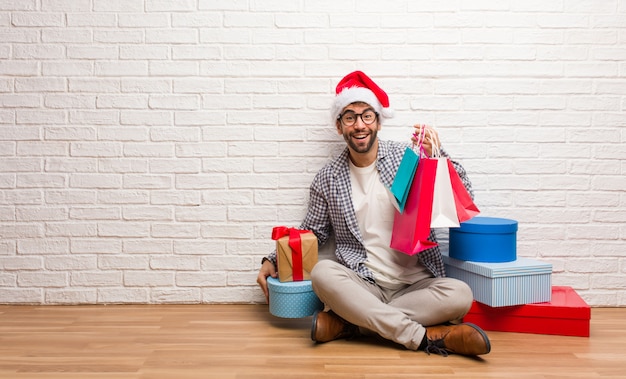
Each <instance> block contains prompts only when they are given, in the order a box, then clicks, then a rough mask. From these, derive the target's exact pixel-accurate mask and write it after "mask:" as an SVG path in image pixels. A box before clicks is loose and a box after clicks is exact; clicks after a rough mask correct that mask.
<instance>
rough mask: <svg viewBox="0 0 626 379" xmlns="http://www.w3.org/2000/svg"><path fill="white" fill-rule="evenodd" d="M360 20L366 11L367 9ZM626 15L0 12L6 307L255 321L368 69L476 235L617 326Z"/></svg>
mask: <svg viewBox="0 0 626 379" xmlns="http://www.w3.org/2000/svg"><path fill="white" fill-rule="evenodd" d="M355 4H356V5H355ZM625 61H626V1H624V0H602V1H594V0H548V1H546V0H541V1H538V0H526V1H506V0H505V1H503V0H480V1H479V0H457V1H444V2H434V1H425V0H411V1H393V2H380V1H376V2H375V1H358V2H356V3H354V2H337V1H313V0H304V1H294V2H284V1H258V0H245V1H218V0H2V1H0V269H1V271H0V303H37V304H65V303H69V304H81V303H137V302H138V303H220V302H259V301H262V300H263V298H262V294H261V292H260V290H259V289H258V288H257V287H256V283H255V279H256V273H257V269H258V267H259V262H260V258H261V256H263V255H265V254H267V252H268V251H269V250H270V249H271V248H272V246H273V242H272V241H271V240H270V231H271V228H272V227H273V226H275V225H297V224H298V223H299V221H300V220H301V218H302V216H303V214H304V210H305V201H306V196H307V189H308V185H309V182H310V180H311V178H312V177H313V175H314V174H315V172H316V171H317V170H318V169H319V168H320V167H321V166H322V165H323V164H324V162H326V161H327V160H328V159H329V158H330V157H332V156H334V155H335V154H336V153H337V152H338V150H339V149H340V148H341V146H342V142H341V141H340V139H339V138H338V137H337V136H336V135H335V133H334V131H333V128H332V127H331V126H330V125H329V123H328V121H329V120H328V106H329V103H330V98H331V96H332V90H333V88H334V85H335V84H336V82H337V81H338V80H339V79H340V78H341V77H342V76H343V75H344V74H346V73H347V72H349V71H351V70H354V69H362V70H364V71H366V72H367V73H369V74H370V75H371V76H373V77H374V78H375V79H376V80H377V81H378V82H379V83H380V84H381V86H382V87H383V88H385V89H386V90H387V91H388V92H389V94H390V96H391V102H392V105H393V106H394V108H395V109H396V114H397V117H396V118H395V119H393V120H391V121H389V122H388V123H387V124H386V125H385V126H384V130H383V132H382V134H383V137H385V138H392V139H405V138H407V136H408V134H409V132H410V129H411V128H410V126H411V125H412V124H414V123H430V124H432V125H434V126H436V127H437V128H438V130H439V131H440V134H441V136H442V139H443V141H444V144H445V146H446V147H447V150H448V151H449V152H450V153H451V154H452V155H453V156H455V157H456V158H459V159H460V160H461V161H462V162H463V163H464V164H465V167H466V168H467V169H468V171H469V173H470V175H471V178H472V179H473V182H474V186H475V188H476V195H477V203H478V205H479V206H480V207H481V209H482V211H483V214H484V215H489V216H501V217H508V218H514V219H516V220H518V221H519V223H520V230H519V233H518V251H519V255H521V256H527V257H535V258H538V259H542V260H546V261H549V262H551V263H553V265H554V268H555V272H554V275H553V282H554V284H557V285H570V286H573V287H575V288H576V289H577V290H578V291H579V292H580V293H581V294H582V295H583V296H584V298H585V299H586V300H587V301H588V302H589V303H590V304H592V305H598V306H626V284H625V283H626V244H625V241H626V192H625V191H624V188H626V179H625V178H626V147H625V143H626V112H625V110H626V63H624V62H625Z"/></svg>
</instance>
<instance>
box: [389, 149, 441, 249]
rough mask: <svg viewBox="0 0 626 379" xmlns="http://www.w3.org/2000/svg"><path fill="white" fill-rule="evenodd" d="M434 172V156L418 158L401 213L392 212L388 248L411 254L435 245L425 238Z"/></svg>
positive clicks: (427, 232)
mask: <svg viewBox="0 0 626 379" xmlns="http://www.w3.org/2000/svg"><path fill="white" fill-rule="evenodd" d="M436 171H437V160H436V159H429V158H421V159H420V160H419V164H418V165H417V171H416V172H415V177H414V178H413V183H411V188H410V189H409V195H408V198H407V202H406V206H405V208H404V212H402V213H400V212H399V211H398V210H397V209H396V211H395V214H394V219H393V229H392V233H391V243H390V244H389V246H390V247H391V248H392V249H395V250H398V251H401V252H403V253H405V254H408V255H415V254H417V253H420V252H422V251H424V250H428V249H430V248H432V247H435V246H437V243H435V242H432V241H429V240H428V236H429V235H430V220H431V217H432V206H433V190H434V186H435V175H436Z"/></svg>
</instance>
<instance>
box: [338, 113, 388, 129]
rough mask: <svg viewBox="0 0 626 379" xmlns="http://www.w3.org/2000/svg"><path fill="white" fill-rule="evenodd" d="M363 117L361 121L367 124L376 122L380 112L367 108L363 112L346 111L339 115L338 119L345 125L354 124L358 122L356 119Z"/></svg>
mask: <svg viewBox="0 0 626 379" xmlns="http://www.w3.org/2000/svg"><path fill="white" fill-rule="evenodd" d="M359 117H361V121H363V123H364V124H365V125H372V124H373V123H374V122H376V119H377V118H378V113H376V112H374V111H373V110H371V109H368V110H366V111H365V112H363V113H354V111H345V112H343V113H342V114H340V115H339V117H337V120H340V121H341V123H342V124H344V125H345V126H352V125H354V124H356V120H357V119H358V118H359Z"/></svg>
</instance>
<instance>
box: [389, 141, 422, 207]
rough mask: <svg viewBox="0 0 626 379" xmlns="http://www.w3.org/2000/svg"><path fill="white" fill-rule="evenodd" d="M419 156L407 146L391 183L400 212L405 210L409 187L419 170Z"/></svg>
mask: <svg viewBox="0 0 626 379" xmlns="http://www.w3.org/2000/svg"><path fill="white" fill-rule="evenodd" d="M418 162H419V156H418V155H417V153H416V152H415V151H413V149H411V148H410V147H407V148H406V150H405V151H404V155H403V156H402V161H400V166H399V167H398V171H397V172H396V176H395V178H394V179H393V183H392V184H391V193H392V194H393V199H394V200H395V204H394V205H395V206H396V209H397V210H398V212H400V213H402V212H404V207H405V206H406V200H407V198H408V197H409V189H410V188H411V184H412V183H413V178H414V177H415V171H417V165H418Z"/></svg>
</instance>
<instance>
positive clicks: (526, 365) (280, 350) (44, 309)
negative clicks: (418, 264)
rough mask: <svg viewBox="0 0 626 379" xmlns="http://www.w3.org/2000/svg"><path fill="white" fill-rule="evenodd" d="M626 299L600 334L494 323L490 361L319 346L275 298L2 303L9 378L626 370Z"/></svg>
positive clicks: (1, 369)
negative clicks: (282, 313) (272, 303)
mask: <svg viewBox="0 0 626 379" xmlns="http://www.w3.org/2000/svg"><path fill="white" fill-rule="evenodd" d="M625 319H626V308H594V309H592V318H591V336H590V337H589V338H586V337H566V336H551V335H540V334H522V333H504V332H489V333H488V334H489V336H490V339H491V342H492V352H491V353H490V354H488V355H486V356H483V357H481V358H468V357H462V356H454V355H451V356H449V357H441V356H437V355H428V354H426V353H424V352H413V351H407V350H405V349H404V348H402V347H400V346H397V345H395V344H392V343H388V342H381V341H379V340H376V339H373V338H360V339H356V340H351V341H345V340H342V341H334V342H331V343H327V344H320V345H316V344H314V343H312V342H311V340H310V323H311V319H310V318H304V319H295V320H290V319H280V318H276V317H273V316H271V315H270V314H269V313H268V310H267V306H265V305H115V306H111V305H107V306H95V305H94V306H12V305H7V306H0V378H2V379H4V378H7V379H8V378H11V379H33V378H37V379H57V378H63V379H74V378H80V379H102V378H107V379H109V378H110V379H119V378H124V379H161V378H163V379H165V378H167V379H195V378H221V379H228V378H233V379H247V378H255V379H258V378H272V379H275V378H300V379H308V378H351V379H354V378H362V379H379V378H386V379H389V378H415V377H420V378H503V377H507V378H541V379H542V378H626V327H624V322H623V320H625Z"/></svg>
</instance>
